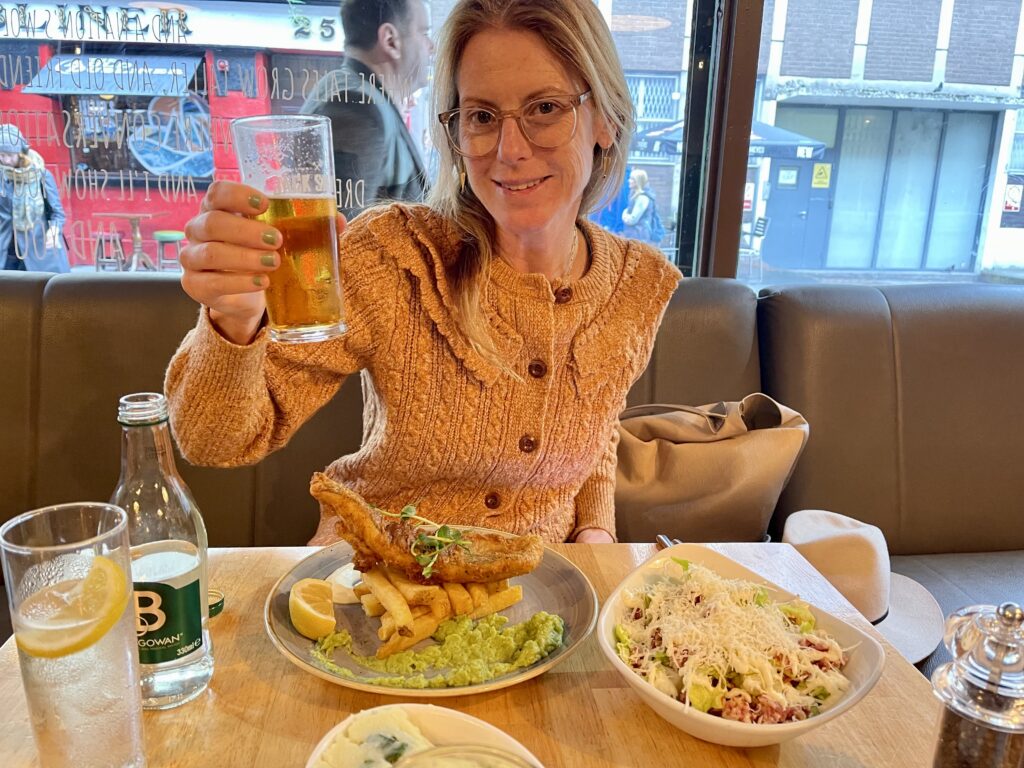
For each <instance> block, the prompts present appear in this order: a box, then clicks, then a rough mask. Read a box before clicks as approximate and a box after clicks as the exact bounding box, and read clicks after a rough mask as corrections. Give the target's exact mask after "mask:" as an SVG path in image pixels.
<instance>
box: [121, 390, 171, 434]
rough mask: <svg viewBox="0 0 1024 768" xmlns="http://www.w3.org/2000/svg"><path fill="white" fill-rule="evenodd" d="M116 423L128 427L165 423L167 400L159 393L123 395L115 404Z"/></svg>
mask: <svg viewBox="0 0 1024 768" xmlns="http://www.w3.org/2000/svg"><path fill="white" fill-rule="evenodd" d="M117 421H118V423H120V424H124V425H126V426H130V427H141V426H145V425H147V424H159V423H160V422H161V421H167V399H166V398H165V397H164V396H163V395H162V394H160V393H159V392H138V393H136V394H133V395H125V396H124V397H122V398H121V399H120V400H119V401H118V403H117Z"/></svg>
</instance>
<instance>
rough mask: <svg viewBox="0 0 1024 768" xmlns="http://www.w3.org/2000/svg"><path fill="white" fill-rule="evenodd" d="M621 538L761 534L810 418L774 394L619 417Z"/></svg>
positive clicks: (747, 537) (640, 409)
mask: <svg viewBox="0 0 1024 768" xmlns="http://www.w3.org/2000/svg"><path fill="white" fill-rule="evenodd" d="M619 419H620V422H621V426H620V427H619V437H620V439H619V448H618V455H619V464H618V477H617V480H616V486H615V518H616V521H615V524H616V528H617V533H618V538H619V540H620V541H654V537H655V535H656V534H659V533H664V534H666V535H668V536H669V537H671V538H678V539H681V540H683V541H761V540H762V539H763V538H764V535H765V532H766V531H767V529H768V521H769V520H770V519H771V516H772V512H773V511H774V510H775V504H776V502H778V500H779V494H780V493H782V489H783V488H784V487H785V486H786V482H787V481H788V480H789V476H790V474H791V473H792V472H793V468H794V467H795V466H796V461H797V459H798V458H799V456H800V452H801V451H802V450H803V447H804V444H805V443H806V442H807V436H808V432H809V428H808V426H807V421H806V420H805V419H804V417H803V416H801V415H800V414H799V413H797V412H796V411H794V410H793V409H792V408H787V407H786V406H784V405H781V404H780V403H777V402H775V401H774V400H773V399H772V398H770V397H768V395H764V394H761V393H756V394H753V395H747V396H746V397H745V398H743V399H742V400H740V401H739V402H721V403H715V404H713V405H705V406H701V407H700V408H692V407H689V406H683V405H639V406H635V407H633V408H627V409H626V410H625V411H623V412H622V414H621V415H620V417H619Z"/></svg>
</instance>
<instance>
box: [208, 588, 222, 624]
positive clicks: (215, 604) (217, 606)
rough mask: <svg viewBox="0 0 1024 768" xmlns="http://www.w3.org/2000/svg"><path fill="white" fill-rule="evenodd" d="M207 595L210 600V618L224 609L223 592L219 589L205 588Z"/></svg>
mask: <svg viewBox="0 0 1024 768" xmlns="http://www.w3.org/2000/svg"><path fill="white" fill-rule="evenodd" d="M207 596H208V599H209V601H210V608H209V611H210V618H211V619H212V618H213V617H214V616H216V615H217V614H218V613H220V612H221V611H223V610H224V593H223V592H221V591H220V590H219V589H209V590H207Z"/></svg>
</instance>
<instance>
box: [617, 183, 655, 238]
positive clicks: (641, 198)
mask: <svg viewBox="0 0 1024 768" xmlns="http://www.w3.org/2000/svg"><path fill="white" fill-rule="evenodd" d="M653 218H654V195H653V194H652V193H651V191H650V190H649V189H648V188H647V171H645V170H644V169H642V168H637V169H636V170H635V171H633V172H632V173H630V174H629V207H628V208H626V210H624V211H623V212H622V223H623V224H625V225H626V226H625V228H624V229H623V230H622V234H623V236H624V237H628V238H630V239H632V240H643V241H644V242H645V243H651V242H654V244H655V245H657V243H656V242H655V238H654V236H653V235H652V234H651V221H652V219H653Z"/></svg>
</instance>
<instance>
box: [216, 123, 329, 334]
mask: <svg viewBox="0 0 1024 768" xmlns="http://www.w3.org/2000/svg"><path fill="white" fill-rule="evenodd" d="M231 132H232V134H233V136H234V141H235V154H236V155H237V157H238V167H239V170H240V171H241V174H242V181H243V182H244V183H246V184H248V185H249V186H252V187H255V188H256V189H258V190H260V191H261V192H263V193H264V194H265V195H266V196H267V198H268V200H269V207H268V208H267V210H266V212H265V213H263V214H261V215H259V216H257V217H256V218H257V219H258V220H259V221H263V222H266V223H267V224H270V225H271V226H272V227H275V228H276V229H277V230H278V231H279V232H280V233H281V236H282V238H283V242H282V244H281V247H280V248H279V249H278V252H279V253H280V256H281V263H280V266H278V268H277V269H276V270H274V271H273V272H271V273H270V281H269V285H268V286H267V290H266V294H267V316H268V319H269V326H270V328H269V332H270V338H271V339H273V340H274V341H283V342H291V343H298V342H307V341H323V340H325V339H330V338H333V337H335V336H338V335H340V334H341V333H342V332H343V331H344V330H345V323H344V319H343V315H342V305H341V284H340V283H339V281H338V232H337V225H336V223H335V217H336V216H337V213H338V209H337V206H336V204H335V197H334V155H333V153H332V150H333V144H332V141H331V122H330V120H329V119H328V118H326V117H321V116H316V115H267V116H263V117H243V118H239V119H237V120H233V121H232V122H231Z"/></svg>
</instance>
